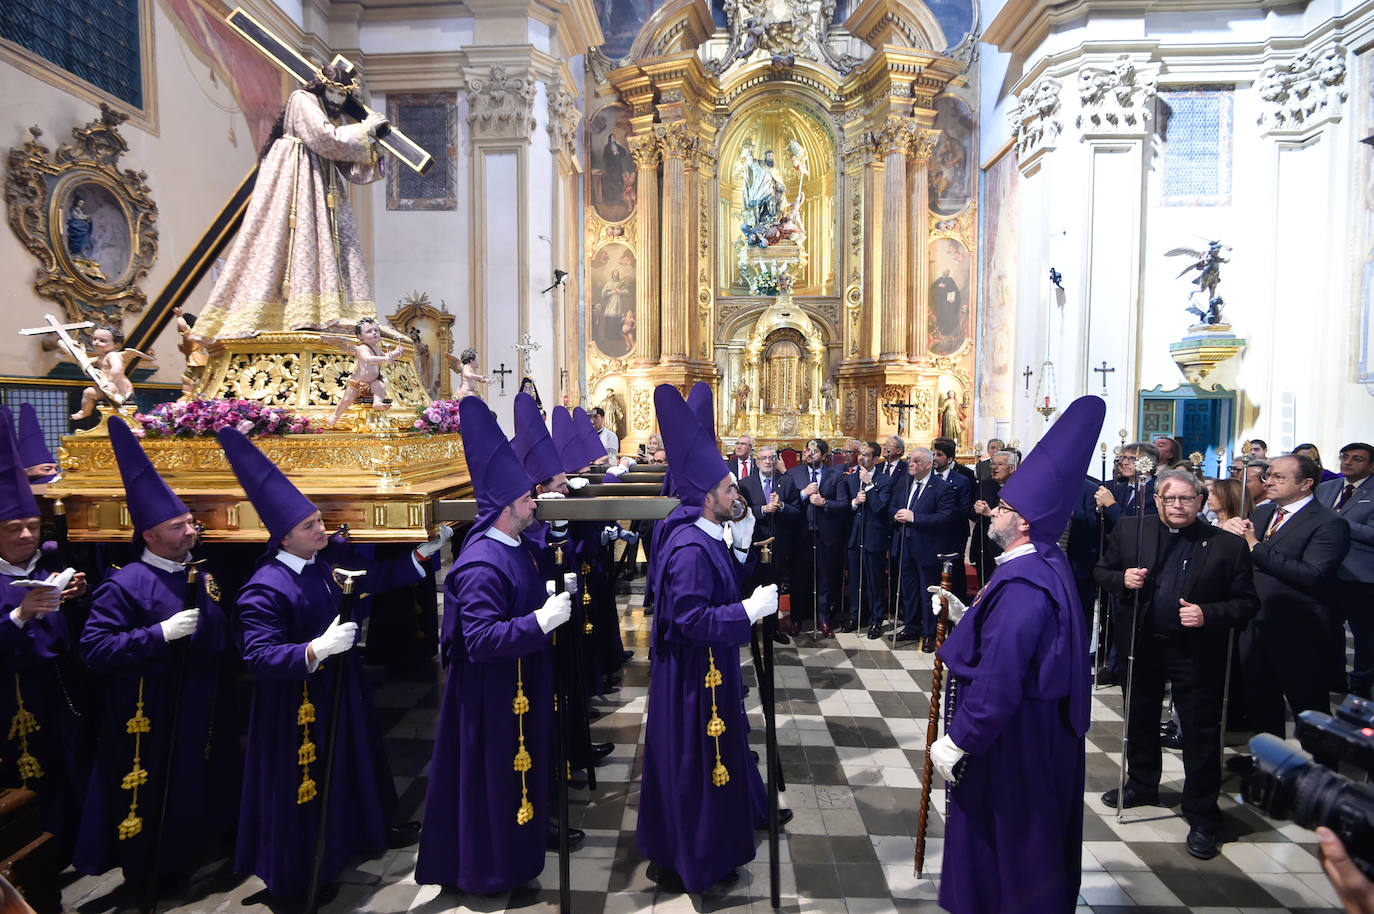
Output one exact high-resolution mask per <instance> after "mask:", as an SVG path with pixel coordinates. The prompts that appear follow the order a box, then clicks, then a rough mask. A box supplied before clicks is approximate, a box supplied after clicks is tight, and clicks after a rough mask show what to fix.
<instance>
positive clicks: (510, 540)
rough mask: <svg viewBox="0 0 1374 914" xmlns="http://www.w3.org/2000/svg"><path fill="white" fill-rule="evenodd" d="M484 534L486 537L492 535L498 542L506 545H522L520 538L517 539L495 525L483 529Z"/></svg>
mask: <svg viewBox="0 0 1374 914" xmlns="http://www.w3.org/2000/svg"><path fill="white" fill-rule="evenodd" d="M482 535H483V536H486V537H490V538H491V539H494V540H496V541H497V542H498V543H501V544H503V545H506V546H516V547H518V546H519V545H520V541H519V540H518V539H515V538H514V537H512V536H508V535H506V534H504V533H502V532H501V531H500V530H497V529H496V528H495V527H488V528H487V529H486V530H484V531H482Z"/></svg>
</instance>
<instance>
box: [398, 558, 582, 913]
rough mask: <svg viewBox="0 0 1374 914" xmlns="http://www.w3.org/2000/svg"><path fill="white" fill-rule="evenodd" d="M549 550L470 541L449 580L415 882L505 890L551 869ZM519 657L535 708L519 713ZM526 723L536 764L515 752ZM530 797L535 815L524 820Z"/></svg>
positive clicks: (525, 690) (481, 890)
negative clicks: (525, 763) (444, 671)
mask: <svg viewBox="0 0 1374 914" xmlns="http://www.w3.org/2000/svg"><path fill="white" fill-rule="evenodd" d="M538 552H539V549H538V547H536V546H535V545H534V544H532V543H531V542H530V541H529V540H528V539H522V541H521V544H520V546H518V547H516V546H511V545H509V544H506V543H502V542H500V541H498V540H495V539H493V538H491V537H488V536H478V537H475V538H473V539H471V540H469V541H468V543H467V544H466V545H465V546H464V547H463V550H462V552H461V553H459V555H458V559H457V561H455V562H454V564H453V568H452V569H451V570H450V571H449V574H448V579H447V580H446V581H445V582H444V625H443V631H442V633H441V636H440V643H441V650H442V652H443V654H442V656H443V658H444V662H445V663H446V664H447V665H448V681H447V683H446V684H445V686H444V701H443V705H442V707H441V709H440V711H439V728H438V732H437V733H436V735H435V739H434V757H433V762H432V764H431V765H430V771H429V789H428V793H427V795H426V798H425V824H424V828H423V829H422V830H421V832H420V854H419V859H418V860H417V862H416V866H415V881H416V882H418V883H420V884H422V885H425V884H443V885H453V886H457V887H458V888H459V889H460V890H462V891H464V892H469V893H491V892H504V891H506V890H508V889H513V888H516V887H518V886H520V885H523V884H524V883H526V882H528V881H530V880H531V879H534V878H535V877H537V876H538V875H539V873H540V872H541V871H542V870H543V868H544V841H545V838H546V835H547V831H548V822H549V813H550V803H549V797H550V795H551V791H550V784H551V778H550V774H551V772H552V769H553V754H554V752H555V745H556V744H555V741H554V739H555V738H554V730H553V727H554V711H553V664H552V653H551V650H550V647H549V644H550V640H551V636H549V635H545V634H544V632H543V631H542V630H541V629H540V628H539V623H538V622H537V621H536V620H535V617H534V611H535V610H536V609H539V608H540V607H541V606H543V605H544V601H545V600H546V599H547V596H546V594H545V586H544V581H543V579H542V577H541V575H540V572H539V568H538V564H537V562H538V556H537V553H538ZM567 628H568V625H566V624H565V625H564V626H563V627H562V628H561V629H560V631H564V630H566V629H567ZM517 661H518V662H519V663H518V673H519V676H520V683H521V686H520V688H521V690H522V691H523V693H524V696H525V698H526V699H527V700H528V702H529V710H528V711H527V712H525V714H523V715H522V716H521V717H517V716H516V714H515V712H514V707H513V704H514V701H515V697H516V689H517V680H516V676H517ZM521 729H523V733H524V745H525V751H526V752H528V753H529V756H530V763H531V767H530V769H529V770H528V771H527V772H525V778H524V786H523V790H522V786H521V778H520V773H519V772H517V771H516V770H515V768H514V764H513V762H514V759H515V755H516V752H517V751H518V750H519V745H520V731H521ZM522 798H528V800H529V802H530V803H531V804H533V806H534V815H533V818H532V819H531V820H530V821H528V822H526V823H525V824H523V825H521V824H519V823H517V821H516V812H517V811H518V810H519V809H520V806H521V803H522Z"/></svg>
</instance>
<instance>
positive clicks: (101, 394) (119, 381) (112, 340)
mask: <svg viewBox="0 0 1374 914" xmlns="http://www.w3.org/2000/svg"><path fill="white" fill-rule="evenodd" d="M76 346H77V348H78V349H80V347H81V344H80V343H77V344H76ZM91 348H92V349H94V350H95V353H96V355H95V358H94V359H91V360H90V361H91V366H92V368H94V369H95V372H96V373H98V374H100V375H101V376H102V378H103V379H102V378H95V377H94V375H93V376H92V379H93V380H95V382H96V383H95V386H92V387H87V388H86V389H85V390H83V391H82V392H81V408H80V409H78V410H77V411H76V412H74V413H72V419H74V420H78V421H79V420H81V419H84V418H86V417H87V416H89V415H90V414H91V410H93V409H94V408H95V404H96V403H98V402H99V401H100V400H102V399H105V400H109V401H110V402H111V403H113V404H114V405H115V406H117V407H118V406H123V405H124V401H125V400H127V399H129V397H131V396H133V393H134V382H133V381H130V380H129V376H128V375H127V374H125V371H127V369H128V365H129V361H130V360H131V359H151V356H149V355H148V354H147V353H145V352H139V351H138V350H137V349H125V348H124V331H123V330H120V329H119V328H118V327H113V326H111V325H109V324H101V325H100V326H99V327H96V328H95V330H94V331H92V332H91ZM72 355H74V356H75V355H77V354H76V353H72ZM86 358H87V354H86V352H85V351H84V350H82V351H81V354H80V356H78V357H77V361H78V362H83V363H84V361H85V360H86Z"/></svg>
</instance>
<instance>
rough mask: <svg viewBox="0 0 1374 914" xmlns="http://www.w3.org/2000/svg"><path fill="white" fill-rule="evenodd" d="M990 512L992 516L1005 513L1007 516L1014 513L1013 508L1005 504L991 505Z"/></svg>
mask: <svg viewBox="0 0 1374 914" xmlns="http://www.w3.org/2000/svg"><path fill="white" fill-rule="evenodd" d="M991 511H992V513H993V514H1001V513H1003V512H1006V513H1007V514H1015V513H1016V509H1015V508H1013V507H1012V506H1011V505H1009V504H1007V503H1006V502H1000V503H998V504H995V505H993V506H992V508H991Z"/></svg>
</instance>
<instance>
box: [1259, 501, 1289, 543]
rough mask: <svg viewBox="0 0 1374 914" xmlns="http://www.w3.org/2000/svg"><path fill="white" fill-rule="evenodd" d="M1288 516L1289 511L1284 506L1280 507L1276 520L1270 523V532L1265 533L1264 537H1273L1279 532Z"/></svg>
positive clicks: (1275, 513) (1276, 512)
mask: <svg viewBox="0 0 1374 914" xmlns="http://www.w3.org/2000/svg"><path fill="white" fill-rule="evenodd" d="M1287 517H1288V512H1287V511H1285V510H1284V509H1283V508H1279V509H1278V510H1277V511H1275V512H1274V521H1273V523H1271V524H1270V525H1269V532H1268V533H1266V534H1265V535H1264V538H1265V539H1272V538H1273V536H1274V534H1275V533H1278V532H1279V528H1280V527H1282V526H1283V522H1284V520H1285V519H1286V518H1287Z"/></svg>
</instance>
